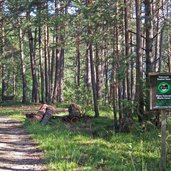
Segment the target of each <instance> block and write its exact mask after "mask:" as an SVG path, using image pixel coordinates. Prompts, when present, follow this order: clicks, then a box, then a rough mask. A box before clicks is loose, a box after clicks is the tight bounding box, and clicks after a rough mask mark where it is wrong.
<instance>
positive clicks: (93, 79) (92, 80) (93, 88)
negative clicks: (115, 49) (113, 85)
mask: <svg viewBox="0 0 171 171" xmlns="http://www.w3.org/2000/svg"><path fill="white" fill-rule="evenodd" d="M89 55H90V66H91V82H92V90H93V101H94V111H95V117H99V107H98V99H97V89H96V81H95V72H94V60H93V46H92V43H91V42H90V44H89Z"/></svg>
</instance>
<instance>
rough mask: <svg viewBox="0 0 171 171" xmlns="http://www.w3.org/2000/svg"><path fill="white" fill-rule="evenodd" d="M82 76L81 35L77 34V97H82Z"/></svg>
mask: <svg viewBox="0 0 171 171" xmlns="http://www.w3.org/2000/svg"><path fill="white" fill-rule="evenodd" d="M80 77H81V62H80V37H79V34H77V37H76V72H75V82H76V99H77V101H79V99H80Z"/></svg>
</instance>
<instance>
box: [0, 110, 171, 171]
mask: <svg viewBox="0 0 171 171" xmlns="http://www.w3.org/2000/svg"><path fill="white" fill-rule="evenodd" d="M22 112H23V111H20V108H18V110H17V109H16V108H9V109H7V108H3V110H2V109H1V112H0V113H1V115H10V117H13V118H17V119H20V120H21V121H23V124H24V127H25V128H26V129H27V130H28V131H29V132H30V133H31V134H32V136H33V138H34V139H35V141H37V142H39V143H40V148H41V149H42V150H43V151H44V153H45V158H46V159H47V166H48V169H49V170H50V171H83V170H85V171H99V170H101V171H121V170H122V171H152V170H155V171H157V170H159V160H160V130H157V129H155V130H151V131H150V132H142V131H141V130H140V129H138V128H137V129H136V128H135V129H134V131H133V132H132V133H129V134H123V133H121V134H114V133H113V130H112V129H113V127H112V124H113V120H112V119H111V118H112V117H107V116H105V117H100V118H92V119H88V120H84V121H81V122H78V123H65V122H61V121H60V120H59V119H52V120H51V122H50V124H48V125H47V126H42V125H40V124H39V123H34V124H30V123H29V122H28V121H27V120H25V118H24V116H23V115H22ZM169 123H170V122H169ZM168 137H169V136H168ZM169 139H170V138H168V141H169ZM168 155H169V154H168ZM170 169H171V167H170V165H169V162H168V170H170Z"/></svg>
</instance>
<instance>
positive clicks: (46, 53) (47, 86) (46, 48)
mask: <svg viewBox="0 0 171 171" xmlns="http://www.w3.org/2000/svg"><path fill="white" fill-rule="evenodd" d="M48 55H49V53H48V26H47V25H45V26H44V56H45V98H46V102H47V103H49V102H50V94H49V73H48V59H49V57H48Z"/></svg>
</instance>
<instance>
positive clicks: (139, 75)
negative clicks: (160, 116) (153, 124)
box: [135, 0, 144, 122]
mask: <svg viewBox="0 0 171 171" xmlns="http://www.w3.org/2000/svg"><path fill="white" fill-rule="evenodd" d="M135 8H136V97H135V98H136V102H137V114H138V120H139V122H142V121H143V115H144V98H143V97H144V96H143V71H142V50H141V43H142V42H141V10H140V1H139V0H135Z"/></svg>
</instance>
